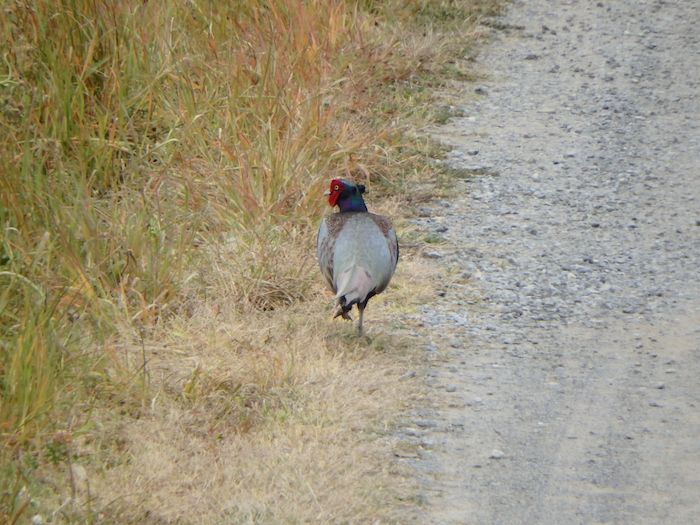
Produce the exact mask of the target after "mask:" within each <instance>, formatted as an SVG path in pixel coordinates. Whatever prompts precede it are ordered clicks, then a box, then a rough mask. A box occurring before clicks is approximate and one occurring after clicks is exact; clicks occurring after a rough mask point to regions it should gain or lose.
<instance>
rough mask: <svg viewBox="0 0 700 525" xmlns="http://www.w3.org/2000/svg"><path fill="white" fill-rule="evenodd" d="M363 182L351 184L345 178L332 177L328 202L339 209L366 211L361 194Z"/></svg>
mask: <svg viewBox="0 0 700 525" xmlns="http://www.w3.org/2000/svg"><path fill="white" fill-rule="evenodd" d="M364 192H365V186H364V184H353V183H352V182H350V181H348V180H345V179H333V180H332V181H331V186H330V189H329V191H328V192H327V195H328V204H330V205H331V206H332V207H333V206H338V208H340V211H367V206H366V205H365V200H364V199H363V198H362V194H363V193H364Z"/></svg>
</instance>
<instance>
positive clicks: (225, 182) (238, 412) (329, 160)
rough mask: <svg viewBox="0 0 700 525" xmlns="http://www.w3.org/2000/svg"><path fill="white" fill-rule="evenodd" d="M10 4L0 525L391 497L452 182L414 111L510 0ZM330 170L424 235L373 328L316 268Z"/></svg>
mask: <svg viewBox="0 0 700 525" xmlns="http://www.w3.org/2000/svg"><path fill="white" fill-rule="evenodd" d="M1 9H2V16H0V38H1V41H2V46H0V49H1V50H0V54H1V55H2V56H1V58H2V60H0V171H1V172H2V175H0V227H1V228H2V230H1V231H0V345H1V348H0V403H1V404H0V445H1V446H0V522H2V523H23V522H26V521H28V520H29V519H30V518H31V517H32V516H37V515H39V516H40V517H41V518H42V519H43V520H44V521H45V522H47V523H48V522H50V523H175V522H177V523H222V522H230V523H245V522H260V523H290V522H297V523H299V522H325V523H328V522H368V521H371V520H381V521H391V520H393V519H396V516H397V515H398V514H397V513H398V512H400V510H401V507H402V506H410V505H413V504H414V502H413V501H412V500H411V497H410V495H411V493H412V489H411V481H410V477H409V476H408V475H407V473H406V472H404V471H402V468H401V466H400V465H399V464H398V463H396V462H395V461H394V456H393V454H392V447H394V446H395V445H396V444H395V443H394V442H393V441H392V438H391V425H392V423H393V421H395V419H396V417H397V416H398V415H399V414H400V413H401V411H402V410H404V409H405V408H406V407H407V406H410V404H411V403H412V402H414V401H415V400H416V399H417V398H419V397H420V384H419V381H418V380H406V381H400V380H399V378H400V377H401V376H402V375H403V374H404V373H405V372H406V370H407V369H408V368H409V367H410V366H418V364H419V361H420V359H421V357H420V355H419V354H420V352H418V351H417V350H416V349H415V347H414V346H413V342H412V338H411V337H410V333H408V330H407V327H405V326H402V325H401V324H400V323H398V322H397V320H396V316H395V314H396V313H397V312H402V311H410V310H411V309H415V308H416V307H417V306H418V305H419V304H420V303H421V302H422V301H425V300H429V298H430V297H431V295H432V293H433V292H432V286H431V275H430V269H429V268H427V267H425V266H424V265H423V264H422V263H421V259H420V258H419V257H415V254H416V253H417V251H418V250H419V248H420V245H421V243H422V242H425V241H426V239H423V238H421V236H420V234H419V233H417V232H415V231H413V230H412V229H411V225H410V223H409V222H407V220H406V218H407V217H408V216H409V215H410V212H411V209H412V207H414V206H415V205H416V204H418V203H420V202H421V201H422V200H425V199H427V198H430V197H431V196H432V195H434V194H435V192H436V191H439V187H440V185H441V184H442V183H443V182H444V181H445V180H446V178H447V177H448V176H447V175H446V174H445V173H443V172H442V171H440V168H439V165H437V164H436V163H434V162H431V158H434V157H435V156H438V155H439V151H438V150H437V149H436V148H435V147H434V146H433V145H431V144H430V143H429V142H427V141H425V140H424V139H420V138H418V136H417V135H416V134H415V133H414V131H415V130H416V129H420V128H421V127H424V126H425V125H426V124H428V123H430V122H433V121H435V120H436V119H437V120H439V119H441V118H445V113H444V111H441V110H439V109H437V108H439V104H436V103H435V100H436V99H435V97H436V95H435V93H436V90H440V89H443V88H444V86H445V83H446V82H449V81H453V80H461V79H465V78H468V77H469V76H470V75H471V74H472V73H471V72H470V71H469V69H468V63H466V62H464V61H463V60H460V58H461V57H463V56H465V54H466V52H467V51H468V49H469V47H470V46H472V45H473V44H474V42H475V40H476V39H477V37H478V31H477V27H478V20H479V18H480V17H483V16H488V15H493V14H495V13H496V12H497V9H498V2H496V1H495V0H472V1H469V0H464V1H459V0H454V1H450V0H409V1H399V0H385V1H380V0H376V1H373V0H365V1H350V0H334V1H326V0H309V1H301V0H272V1H269V2H268V1H265V2H263V1H262V0H247V1H231V2H206V1H200V0H192V1H189V2H176V1H170V0H166V1H162V2H144V1H142V0H138V1H136V0H133V1H131V0H129V1H123V2H107V1H100V0H98V1H94V0H51V1H49V0H29V1H19V0H17V1H12V0H10V1H7V2H3V3H2V6H1ZM332 177H349V178H354V179H356V180H358V181H361V182H363V183H364V184H367V186H368V188H369V190H370V194H369V195H368V200H369V203H370V206H371V208H372V209H374V210H380V211H382V212H384V213H387V214H390V215H392V216H393V217H395V218H396V222H397V225H398V229H399V234H400V236H401V235H402V234H403V236H404V239H407V242H406V246H405V249H404V251H403V254H402V256H403V259H402V261H401V263H400V272H399V274H397V276H396V279H395V283H394V284H393V285H392V288H391V290H390V291H389V292H388V293H386V294H384V295H383V296H382V298H381V299H378V300H377V301H376V303H373V305H372V308H371V312H370V311H369V310H368V316H367V322H368V326H369V331H370V335H371V339H368V340H358V339H357V338H356V337H354V336H353V335H352V329H351V327H349V326H347V325H344V324H342V323H339V322H335V323H332V322H330V315H331V313H332V300H331V298H330V297H329V296H327V295H324V292H323V288H322V279H321V278H320V276H319V273H318V270H317V268H316V262H315V257H314V251H315V246H314V242H315V230H316V227H317V225H318V221H319V219H320V217H321V215H322V214H323V213H324V212H325V211H326V210H325V207H326V203H325V201H324V199H323V196H322V192H323V190H324V189H325V187H326V185H327V183H328V181H329V180H330V179H331V178H332ZM409 277H410V278H409ZM409 328H410V327H409ZM37 519H38V518H37Z"/></svg>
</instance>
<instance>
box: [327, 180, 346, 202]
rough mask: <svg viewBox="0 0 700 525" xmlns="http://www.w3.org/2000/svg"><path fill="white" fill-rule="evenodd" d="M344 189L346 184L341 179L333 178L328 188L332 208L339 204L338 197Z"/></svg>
mask: <svg viewBox="0 0 700 525" xmlns="http://www.w3.org/2000/svg"><path fill="white" fill-rule="evenodd" d="M343 189H344V186H343V183H342V182H341V181H339V180H338V179H333V180H332V181H331V186H330V189H329V190H328V204H330V206H331V208H333V207H335V205H336V204H338V199H339V198H340V194H341V193H342V192H343Z"/></svg>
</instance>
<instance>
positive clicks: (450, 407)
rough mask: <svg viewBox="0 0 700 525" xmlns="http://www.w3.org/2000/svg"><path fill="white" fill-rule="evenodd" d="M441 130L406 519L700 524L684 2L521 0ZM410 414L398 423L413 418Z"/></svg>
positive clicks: (695, 83) (696, 96)
mask: <svg viewBox="0 0 700 525" xmlns="http://www.w3.org/2000/svg"><path fill="white" fill-rule="evenodd" d="M498 26H499V29H498V30H496V31H495V34H494V38H493V41H492V43H491V44H490V45H489V46H488V48H487V50H486V51H485V52H484V53H483V56H481V57H480V59H479V62H480V63H481V64H482V66H483V69H484V71H487V72H488V73H489V78H488V80H487V81H484V82H483V83H481V84H477V85H471V86H469V88H468V92H466V93H465V97H464V98H465V101H466V102H465V105H464V108H462V109H463V110H464V113H465V115H466V116H465V117H463V118H459V119H455V120H454V121H453V122H451V123H450V124H449V125H447V126H445V127H443V128H441V129H439V130H438V131H437V132H436V134H437V135H438V136H439V138H440V139H441V140H443V141H444V142H446V143H448V144H450V145H452V146H454V147H455V150H454V151H453V153H452V154H451V157H450V163H451V164H452V165H453V166H455V167H456V168H460V169H462V170H465V178H464V181H463V182H460V183H459V186H458V189H459V190H460V191H458V192H457V193H458V194H457V195H455V198H454V199H453V200H450V201H445V202H437V203H434V204H433V205H432V206H431V207H430V209H429V214H428V215H429V216H428V217H424V218H422V219H420V220H419V222H420V223H421V224H422V225H423V226H424V227H425V228H426V229H428V230H430V231H433V232H435V233H436V234H439V235H442V236H444V237H445V238H446V240H447V241H448V243H447V244H446V245H444V246H437V248H436V250H435V251H434V252H431V253H429V254H426V256H427V257H429V258H432V259H434V260H435V263H436V264H439V265H441V266H442V267H443V268H444V270H445V275H446V277H445V288H444V290H442V291H441V293H440V295H441V297H438V299H437V301H436V302H435V303H433V304H430V305H426V306H425V308H424V311H423V312H422V314H421V315H422V322H423V324H424V327H425V329H426V331H428V333H430V334H431V341H432V342H431V343H430V344H428V345H426V348H425V349H426V352H428V355H434V356H435V357H434V358H433V366H432V368H431V369H430V370H429V371H428V382H429V384H430V389H431V397H432V399H433V400H434V406H433V408H431V409H428V410H424V411H421V412H420V413H417V414H416V416H415V421H411V422H410V423H409V425H408V427H409V428H407V433H406V438H407V439H412V440H413V441H414V442H415V443H416V444H417V447H418V448H419V450H420V454H419V457H420V459H418V460H416V459H413V460H409V461H414V462H415V464H416V466H417V468H418V471H419V472H420V474H421V477H422V482H423V487H424V494H423V495H422V496H423V499H424V500H425V505H424V511H425V514H424V515H421V516H417V517H415V519H414V521H416V522H420V523H440V524H442V523H445V524H448V523H450V524H451V523H460V524H462V523H475V524H482V523H502V524H518V523H523V524H535V523H537V524H540V523H546V524H562V523H630V524H643V523H649V524H652V523H654V524H658V523H672V524H696V523H700V271H699V270H698V260H699V259H700V127H699V123H700V29H698V28H700V5H698V3H697V1H696V0H677V1H675V2H669V1H663V0H618V1H615V2H597V3H596V2H595V1H587V0H586V1H585V0H580V1H573V0H569V1H565V0H528V1H515V2H513V4H512V5H511V7H510V9H509V13H508V14H507V15H506V16H505V17H503V18H502V19H499V23H498ZM408 431H410V432H408Z"/></svg>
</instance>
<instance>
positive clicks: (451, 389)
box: [445, 385, 457, 392]
mask: <svg viewBox="0 0 700 525" xmlns="http://www.w3.org/2000/svg"><path fill="white" fill-rule="evenodd" d="M445 390H446V391H447V392H456V391H457V385H447V386H446V387H445Z"/></svg>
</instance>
